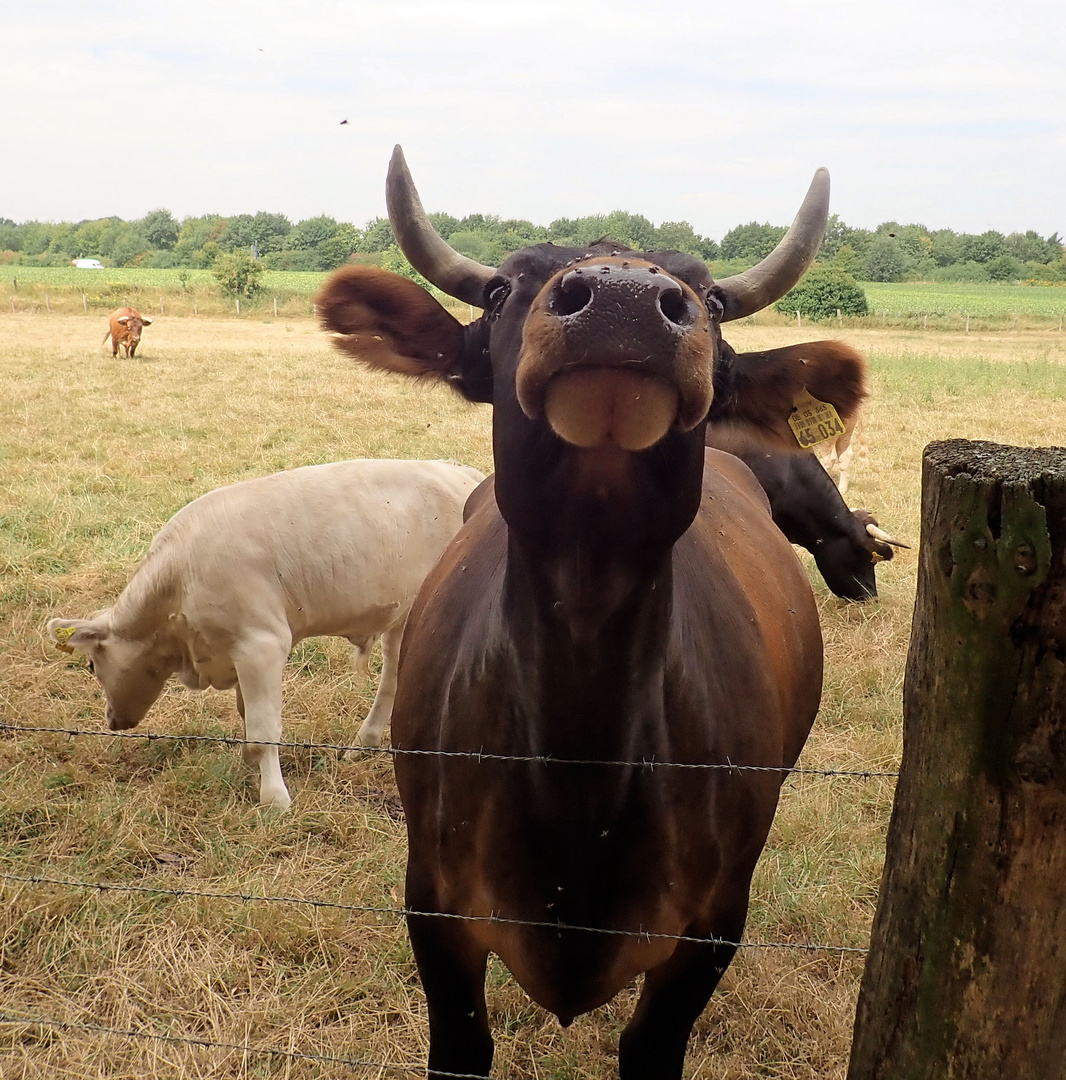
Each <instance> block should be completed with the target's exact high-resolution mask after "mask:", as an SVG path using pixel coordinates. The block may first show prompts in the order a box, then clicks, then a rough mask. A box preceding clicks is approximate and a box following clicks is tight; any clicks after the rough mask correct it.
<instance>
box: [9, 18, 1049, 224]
mask: <svg viewBox="0 0 1066 1080" xmlns="http://www.w3.org/2000/svg"><path fill="white" fill-rule="evenodd" d="M0 40H2V48H0V100H2V101H3V102H4V107H3V110H2V115H0V131H2V133H3V134H2V141H0V146H2V148H3V153H2V155H0V217H8V218H13V219H14V220H16V221H24V220H28V219H31V218H35V219H39V220H54V221H64V220H73V221H77V220H81V219H84V218H95V217H102V216H106V215H110V214H116V215H118V216H120V217H123V218H126V219H132V218H136V217H140V216H143V215H144V214H145V213H146V212H147V211H149V210H152V209H155V208H157V207H166V208H168V209H169V210H171V211H172V212H173V213H174V214H175V215H176V216H177V217H179V218H180V217H183V216H185V215H189V214H203V213H212V212H214V213H220V214H235V213H254V212H256V211H258V210H268V211H277V212H281V213H284V214H286V215H287V216H288V217H289V218H290V219H292V220H293V221H294V222H295V221H297V220H300V219H302V218H305V217H311V216H314V215H316V214H321V213H325V214H330V215H332V216H333V217H336V218H338V219H340V220H344V221H352V222H355V223H356V224H357V225H360V224H363V223H364V222H366V221H367V220H368V219H370V218H373V217H375V216H377V215H379V214H383V213H384V212H385V202H384V195H383V185H384V177H385V169H386V166H387V163H388V158H389V154H390V152H391V149H392V146H393V144H394V143H396V142H399V143H401V144H402V145H403V147H404V151H405V154H406V156H407V161H408V164H409V165H410V167H411V171H412V174H413V176H414V178H415V182H416V183H417V185H418V187H419V190H420V192H421V194H422V198H423V201H424V202H425V204H426V207H427V209H430V210H447V211H449V212H450V213H452V214H455V215H457V216H462V215H464V214H467V213H471V212H474V211H480V212H484V213H496V214H500V215H501V216H503V217H522V218H528V219H530V220H532V221H534V222H537V223H541V224H547V223H548V222H550V221H552V220H553V219H555V218H557V217H563V216H566V217H575V216H579V215H583V214H589V213H596V212H607V211H610V210H614V209H622V210H630V211H633V212H636V213H643V214H645V215H646V216H648V217H649V218H651V219H652V220H653V221H654V222H656V223H659V222H662V221H671V220H679V219H684V220H687V221H689V222H691V223H692V225H693V226H694V227H695V228H696V229H697V231H699V232H702V233H704V234H706V235H709V236H712V237H714V238H716V239H720V238H721V236H722V234H723V233H724V232H725V231H726V230H727V229H729V228H731V227H732V226H733V225H736V224H739V223H742V222H747V221H751V220H758V221H766V220H768V221H771V222H773V223H775V224H787V223H788V222H789V221H791V219H792V216H793V214H794V213H795V211H796V209H797V207H798V205H799V203H800V200H801V199H802V196H803V194H804V192H805V191H806V188H807V184H808V182H809V181H810V178H811V175H812V173H813V171H814V169H815V168H816V167H817V166H819V165H826V166H828V168H829V170H830V173H831V174H832V181H833V198H832V207H831V208H832V210H834V211H835V212H836V213H838V214H840V216H841V217H842V218H843V219H844V220H845V221H846V222H848V223H849V224H851V225H861V226H866V227H872V226H874V225H877V224H878V223H879V222H881V221H885V220H897V221H900V222H902V223H908V222H921V223H923V224H925V225H927V226H929V227H930V228H944V227H946V228H952V229H955V230H958V231H967V232H981V231H984V230H985V229H989V228H994V229H999V230H1001V231H1003V232H1012V231H1015V230H1025V229H1029V228H1032V229H1036V230H1037V231H1038V232H1040V233H1041V234H1042V235H1046V234H1048V233H1050V232H1052V231H1053V230H1058V231H1059V233H1060V234H1062V233H1066V2H1064V0H1014V2H1013V3H1010V4H1007V3H1003V2H997V3H991V2H987V0H967V2H958V3H956V2H947V0H894V2H893V3H877V4H875V3H871V2H869V0H748V2H743V0H741V2H736V0H734V2H732V3H729V4H723V3H716V2H713V0H693V2H690V0H669V2H663V3H655V2H650V0H637V2H630V0H432V2H424V0H336V2H334V0H305V2H303V3H294V2H293V0H285V2H279V0H256V2H255V3H244V2H240V3H230V2H227V0H180V2H177V3H174V2H171V0H159V2H155V3H151V4H148V3H141V2H134V0H94V2H91V3H86V2H85V0H49V3H47V4H30V3H24V4H20V5H18V7H17V8H16V7H15V6H14V5H12V6H11V7H10V8H8V10H6V11H5V13H4V16H3V20H2V27H0ZM345 119H346V120H347V121H348V123H347V124H342V123H341V121H342V120H345Z"/></svg>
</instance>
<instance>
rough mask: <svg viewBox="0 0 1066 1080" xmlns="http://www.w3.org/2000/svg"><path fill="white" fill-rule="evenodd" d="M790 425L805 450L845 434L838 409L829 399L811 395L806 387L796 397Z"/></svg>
mask: <svg viewBox="0 0 1066 1080" xmlns="http://www.w3.org/2000/svg"><path fill="white" fill-rule="evenodd" d="M788 426H789V427H790V428H792V434H793V435H795V436H796V442H798V443H799V444H800V446H802V447H803V449H804V450H807V449H809V448H810V447H812V446H817V445H818V443H820V442H825V441H826V440H827V439H835V438H837V436H839V435H843V434H844V423H843V421H842V420H841V419H840V416H839V414H838V413H837V411H836V409H834V408H833V406H832V405H830V404H829V402H828V401H819V400H818V399H817V398H816V397H811V394H810V392H809V391H808V390H807V388H806V387H804V388H803V389H802V390H801V391H800V393H799V396H798V397H797V398H796V401H795V404H794V405H793V407H792V415H791V416H789V418H788Z"/></svg>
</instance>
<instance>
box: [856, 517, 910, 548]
mask: <svg viewBox="0 0 1066 1080" xmlns="http://www.w3.org/2000/svg"><path fill="white" fill-rule="evenodd" d="M866 531H867V532H868V533H869V534H870V535H871V536H872V537H873V538H874V539H875V540H880V541H881V543H882V544H891V545H892V546H893V547H899V548H907V549H908V550H910V544H905V543H904V542H903V541H902V540H897V539H896V538H895V537H894V536H889V535H888V533H886V532H885V530H884V529H881V528H878V526H876V525H875V524H874V523H873V522H872V521H871V522H870V523H869V524H868V525H867V526H866Z"/></svg>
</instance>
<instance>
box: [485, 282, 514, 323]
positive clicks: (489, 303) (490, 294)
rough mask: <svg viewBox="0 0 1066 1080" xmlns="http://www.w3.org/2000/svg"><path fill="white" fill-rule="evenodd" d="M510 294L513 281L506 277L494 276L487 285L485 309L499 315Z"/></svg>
mask: <svg viewBox="0 0 1066 1080" xmlns="http://www.w3.org/2000/svg"><path fill="white" fill-rule="evenodd" d="M510 295H511V283H510V282H509V281H508V280H507V279H506V278H493V279H492V280H491V281H490V282H489V283H488V284H487V285H486V286H485V311H486V312H487V313H488V314H489V315H498V314H499V313H500V308H501V307H503V302H504V301H505V300H506V299H507V297H508V296H510Z"/></svg>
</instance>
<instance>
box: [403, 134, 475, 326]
mask: <svg viewBox="0 0 1066 1080" xmlns="http://www.w3.org/2000/svg"><path fill="white" fill-rule="evenodd" d="M385 205H386V206H388V208H389V223H390V224H391V225H392V232H393V235H394V236H395V237H396V243H397V244H399V245H400V250H401V251H402V252H403V253H404V255H406V256H407V261H408V262H409V263H410V264H411V265H412V266H413V267H414V268H415V269H416V270H417V271H418V272H419V273H420V274H421V275H422V276H423V277H424V278H425V279H426V280H427V281H429V282H430V283H431V284H433V285H436V286H437V288H438V289H440V290H441V292H446V293H447V294H448V295H449V296H454V297H455V298H456V299H457V300H462V301H464V302H465V303H467V304H476V305H477V306H478V307H481V306H482V305H483V304H484V303H485V299H484V291H485V284H486V282H488V281H489V280H490V279H491V278H493V277H495V276H496V269H495V267H492V266H484V265H483V264H482V263H479V262H476V261H475V260H474V259H468V258H467V257H466V256H465V255H460V254H459V252H458V251H456V250H455V249H454V248H452V247H450V246H449V245H448V244H447V243H446V242H445V241H444V240H443V239H442V238H441V236H440V234H439V233H438V232H437V230H436V229H434V228H433V226H432V225H431V224H430V222H429V218H428V217H426V212H425V210H424V209H423V208H422V200H421V199H420V198H419V197H418V191H417V190H416V188H415V184H414V181H413V180H412V179H411V174H410V172H408V170H407V162H406V161H404V159H403V150H401V149H400V147H399V145H397V146H396V148H395V149H394V150H393V152H392V160H391V161H390V162H389V176H388V179H387V180H386V181H385Z"/></svg>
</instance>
